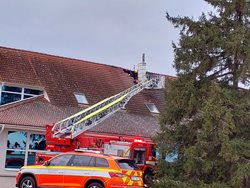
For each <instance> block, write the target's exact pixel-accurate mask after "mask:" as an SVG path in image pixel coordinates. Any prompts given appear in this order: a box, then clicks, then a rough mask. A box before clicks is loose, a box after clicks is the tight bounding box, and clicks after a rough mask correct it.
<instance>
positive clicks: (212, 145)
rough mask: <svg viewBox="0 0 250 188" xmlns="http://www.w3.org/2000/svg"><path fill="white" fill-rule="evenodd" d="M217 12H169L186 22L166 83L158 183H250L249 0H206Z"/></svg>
mask: <svg viewBox="0 0 250 188" xmlns="http://www.w3.org/2000/svg"><path fill="white" fill-rule="evenodd" d="M205 1H206V2H207V3H209V4H210V5H212V6H213V7H214V8H215V12H210V13H208V14H207V15H205V14H204V13H203V14H202V15H201V16H200V17H199V19H197V20H194V19H192V18H189V17H180V16H179V17H172V16H170V15H169V14H168V13H167V19H168V20H169V21H170V22H171V23H172V24H173V25H174V26H175V27H176V28H180V39H179V43H178V44H173V48H174V52H175V62H174V66H175V68H176V70H177V75H178V77H177V79H176V80H175V81H172V82H171V83H169V84H168V87H167V88H166V110H165V112H164V113H163V114H162V115H161V121H160V123H161V133H159V134H158V135H157V137H156V142H157V143H158V146H159V148H160V151H161V154H162V155H164V154H165V153H172V152H175V151H176V150H177V151H178V160H177V161H176V162H173V163H167V162H165V161H164V160H162V161H160V164H159V170H158V177H159V181H158V183H156V184H155V187H161V188H163V187H247V186H250V91H249V84H250V12H249V8H250V7H249V6H248V3H247V2H246V0H205Z"/></svg>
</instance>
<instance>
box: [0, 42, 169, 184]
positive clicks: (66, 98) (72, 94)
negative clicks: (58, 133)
mask: <svg viewBox="0 0 250 188" xmlns="http://www.w3.org/2000/svg"><path fill="white" fill-rule="evenodd" d="M151 75H156V76H157V74H151ZM159 76H160V75H158V77H159ZM163 77H164V80H165V78H166V79H168V78H169V79H172V78H171V77H168V76H163V75H161V76H160V77H159V78H161V79H162V78H163ZM136 82H138V80H137V73H136V72H134V71H131V70H127V69H123V68H120V67H114V66H109V65H103V64H98V63H94V62H88V61H82V60H77V59H71V58H65V57H58V56H53V55H48V54H41V53H37V52H30V51H24V50H18V49H10V48H4V47H0V143H1V145H0V184H1V185H3V184H4V183H6V178H7V177H8V178H11V177H13V178H14V177H15V175H16V173H17V171H18V170H19V168H20V167H21V166H23V165H29V164H33V163H34V160H35V159H34V157H35V153H36V152H38V151H39V152H43V151H44V152H45V136H44V135H45V125H46V124H50V123H55V122H57V121H59V120H61V119H63V118H66V117H68V116H70V115H72V114H74V113H76V112H78V111H80V110H81V109H84V108H86V107H89V106H91V105H93V104H95V103H97V102H99V101H101V100H102V99H104V98H107V97H110V96H112V95H115V94H117V93H119V92H121V91H123V90H125V89H127V88H129V87H131V86H133V85H134V84H135V83H136ZM163 83H164V82H163ZM163 107H164V89H163V88H158V89H145V90H144V91H142V92H140V93H139V94H137V95H136V96H134V97H133V98H132V99H131V100H130V101H129V103H128V104H127V105H126V108H125V109H123V110H121V111H119V112H117V113H116V114H114V115H112V116H111V117H110V118H108V119H106V120H105V121H103V122H102V123H100V124H98V125H97V126H96V127H94V128H92V129H90V130H88V132H91V133H101V134H108V135H121V136H122V135H130V136H134V135H136V136H141V137H144V138H147V139H150V138H151V137H152V136H153V135H154V134H156V133H157V131H158V130H159V123H158V120H159V113H160V112H161V111H162V110H163Z"/></svg>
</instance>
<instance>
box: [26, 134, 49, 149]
mask: <svg viewBox="0 0 250 188" xmlns="http://www.w3.org/2000/svg"><path fill="white" fill-rule="evenodd" d="M29 149H33V150H45V149H46V142H45V136H44V135H42V134H31V135H30V146H29Z"/></svg>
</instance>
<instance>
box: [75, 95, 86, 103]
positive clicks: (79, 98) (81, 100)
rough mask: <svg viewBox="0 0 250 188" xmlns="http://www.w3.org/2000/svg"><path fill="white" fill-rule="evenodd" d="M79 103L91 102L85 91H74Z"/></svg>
mask: <svg viewBox="0 0 250 188" xmlns="http://www.w3.org/2000/svg"><path fill="white" fill-rule="evenodd" d="M74 95H75V98H76V100H77V102H78V104H89V103H88V100H87V98H86V96H85V95H84V94H83V93H74Z"/></svg>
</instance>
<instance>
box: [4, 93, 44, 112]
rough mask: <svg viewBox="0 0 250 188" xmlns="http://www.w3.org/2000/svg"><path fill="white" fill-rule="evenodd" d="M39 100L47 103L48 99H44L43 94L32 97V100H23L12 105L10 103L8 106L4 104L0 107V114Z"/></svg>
mask: <svg viewBox="0 0 250 188" xmlns="http://www.w3.org/2000/svg"><path fill="white" fill-rule="evenodd" d="M39 99H45V100H46V101H47V99H46V98H45V97H44V94H41V95H37V96H34V97H30V98H27V99H23V100H19V101H15V102H11V103H8V104H4V105H2V106H0V112H3V111H6V110H9V109H11V108H15V107H17V106H21V105H24V104H26V103H30V102H32V101H35V100H39Z"/></svg>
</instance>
